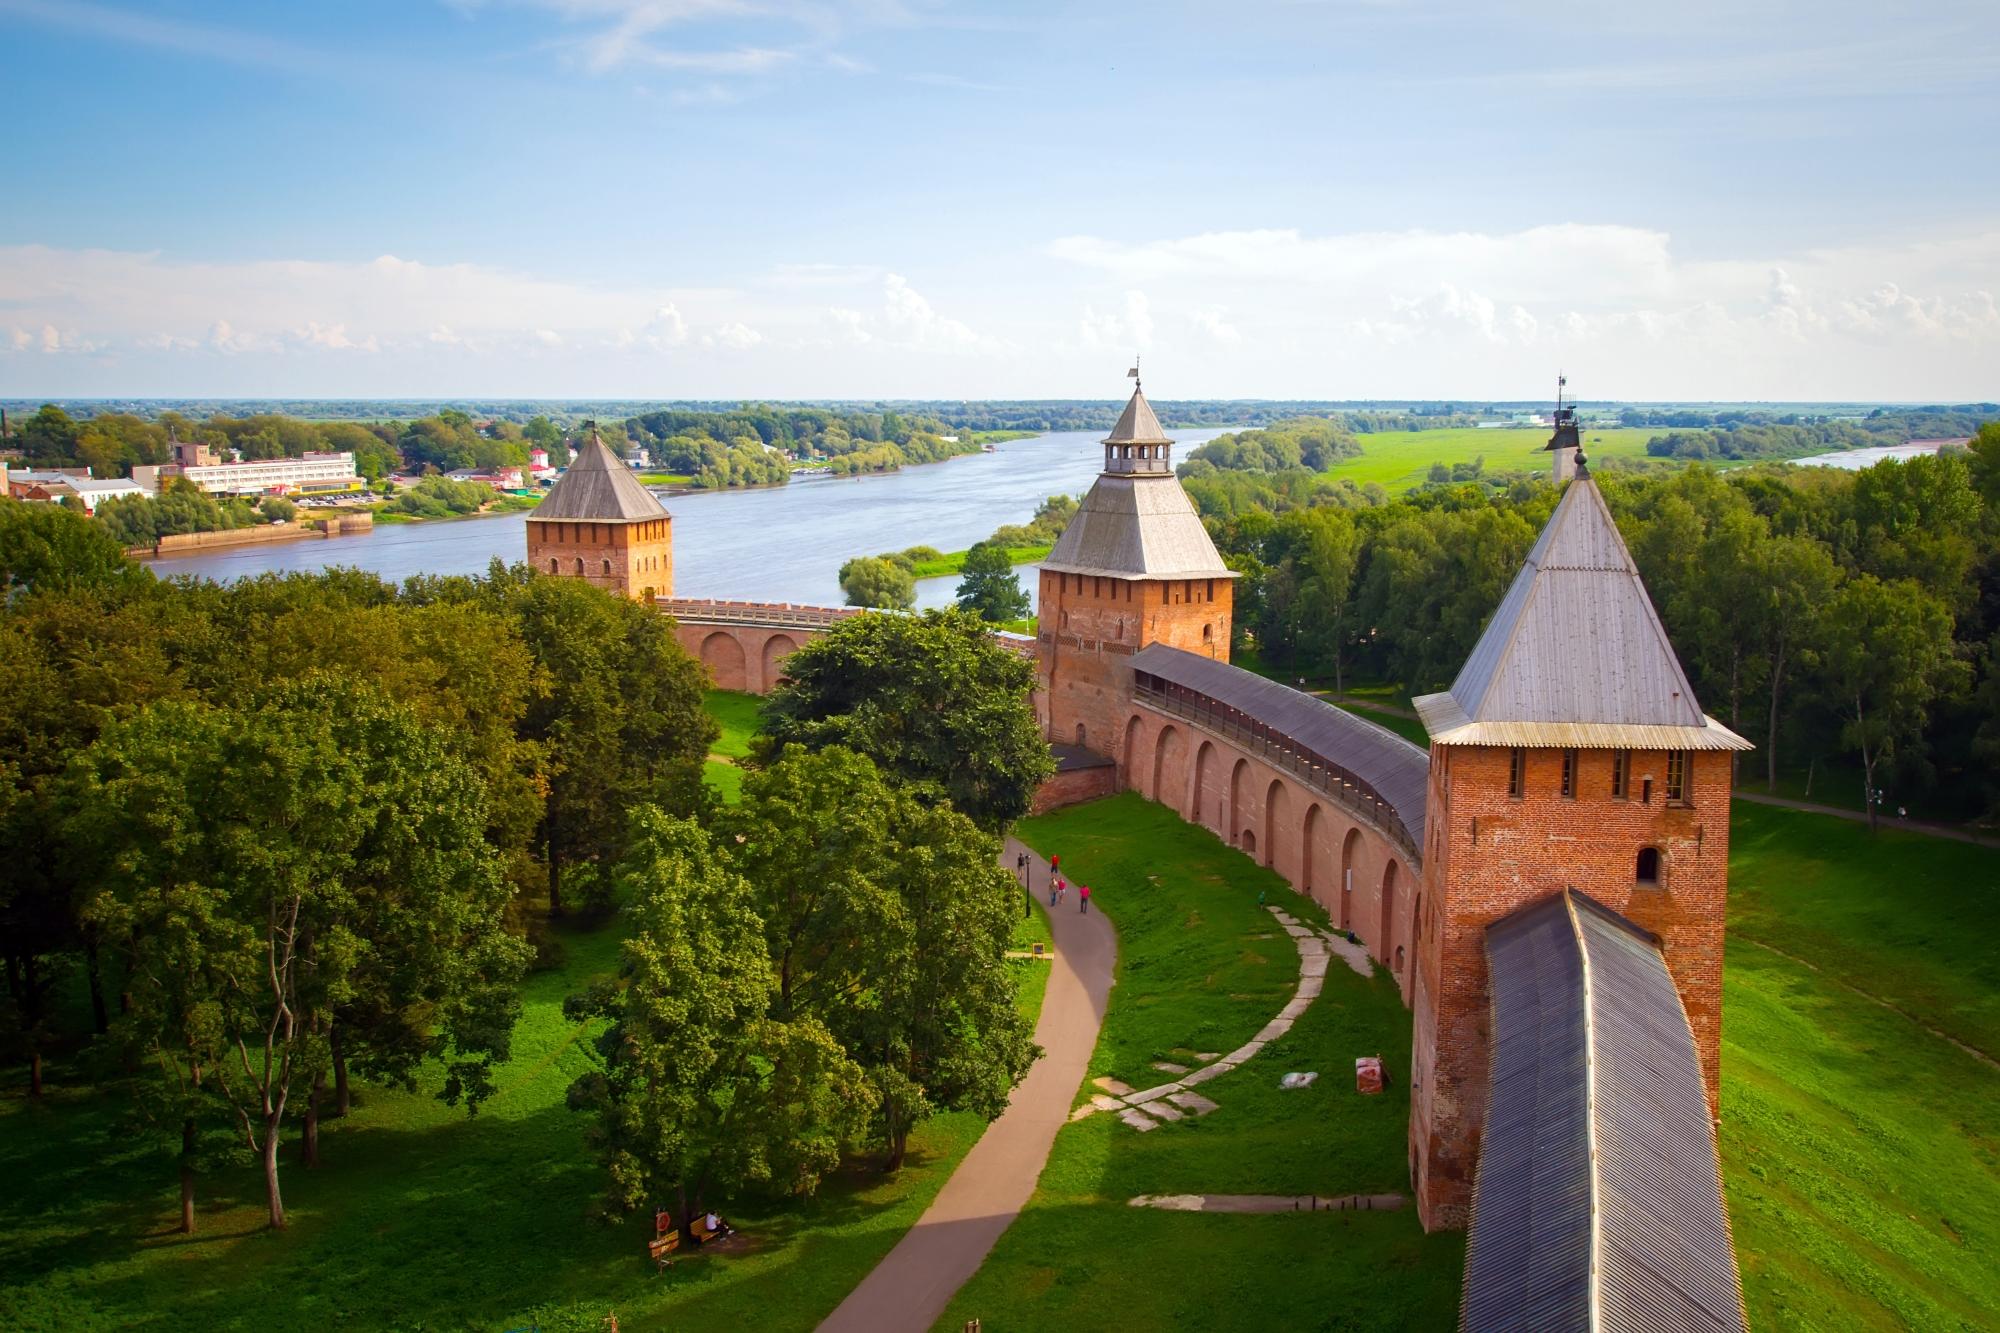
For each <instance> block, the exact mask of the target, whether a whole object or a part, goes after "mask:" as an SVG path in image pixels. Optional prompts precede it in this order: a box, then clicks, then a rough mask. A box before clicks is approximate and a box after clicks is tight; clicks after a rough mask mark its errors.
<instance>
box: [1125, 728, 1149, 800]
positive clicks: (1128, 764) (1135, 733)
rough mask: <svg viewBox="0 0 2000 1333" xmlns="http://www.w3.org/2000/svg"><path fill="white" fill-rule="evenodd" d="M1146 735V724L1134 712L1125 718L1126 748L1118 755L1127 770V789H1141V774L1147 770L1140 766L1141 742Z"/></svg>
mask: <svg viewBox="0 0 2000 1333" xmlns="http://www.w3.org/2000/svg"><path fill="white" fill-rule="evenodd" d="M1145 737H1146V724H1145V723H1144V722H1141V721H1140V720H1139V715H1138V714H1137V713H1134V714H1133V715H1132V716H1131V717H1129V718H1126V719H1125V749H1124V751H1123V753H1121V754H1120V755H1119V756H1118V763H1119V766H1120V767H1122V768H1123V769H1124V770H1125V789H1126V790H1127V791H1137V790H1139V775H1140V774H1141V773H1143V772H1145V769H1143V768H1142V767H1140V759H1139V744H1140V742H1141V741H1143V740H1144V739H1145Z"/></svg>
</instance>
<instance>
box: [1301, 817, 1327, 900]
mask: <svg viewBox="0 0 2000 1333" xmlns="http://www.w3.org/2000/svg"><path fill="white" fill-rule="evenodd" d="M1325 836H1326V807H1324V806H1322V805H1321V804H1320V803H1319V802H1318V801H1314V802H1313V803H1312V804H1311V805H1309V806H1307V807H1306V823H1305V833H1304V836H1303V837H1301V838H1300V839H1299V885H1300V887H1301V888H1303V889H1304V890H1305V893H1306V896H1307V897H1308V898H1311V899H1312V900H1313V901H1314V902H1316V903H1319V904H1320V905H1321V906H1324V905H1325V904H1326V871H1327V857H1326V854H1325V853H1324V852H1323V851H1322V850H1321V848H1320V840H1321V839H1322V838H1324V837H1325Z"/></svg>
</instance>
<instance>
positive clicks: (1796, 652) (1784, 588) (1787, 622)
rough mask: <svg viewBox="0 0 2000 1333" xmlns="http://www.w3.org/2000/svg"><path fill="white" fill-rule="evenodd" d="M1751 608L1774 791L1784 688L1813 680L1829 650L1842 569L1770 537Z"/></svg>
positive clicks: (1819, 554) (1809, 548)
mask: <svg viewBox="0 0 2000 1333" xmlns="http://www.w3.org/2000/svg"><path fill="white" fill-rule="evenodd" d="M1760 556H1761V558H1760V559H1759V561H1758V565H1757V569H1756V571H1755V575H1756V584H1755V589H1754V600H1753V601H1752V603H1751V606H1752V609H1753V612H1754V618H1755V625H1756V631H1757V639H1758V647H1759V650H1760V651H1761V652H1762V654H1763V657H1764V670H1765V676H1766V678H1767V681H1768V683H1769V687H1770V700H1769V712H1768V714H1767V716H1766V718H1765V732H1764V789H1765V790H1766V791H1775V790H1776V789H1777V786H1778V728H1779V725H1780V723H1781V721H1782V719H1783V718H1784V716H1785V714H1786V712H1787V706H1788V704H1789V702H1790V700H1789V696H1788V695H1787V693H1786V690H1787V687H1788V686H1789V685H1790V684H1791V683H1792V681H1793V680H1794V679H1796V678H1798V677H1799V676H1800V675H1801V674H1803V675H1804V676H1805V678H1806V679H1811V678H1812V674H1813V673H1814V672H1815V671H1816V670H1817V669H1818V667H1819V663H1820V660H1821V655H1822V654H1823V653H1824V652H1825V650H1826V647H1827V639H1826V609H1827V606H1828V604H1829V603H1830V602H1831V601H1832V599H1833V593H1834V589H1835V587H1836V586H1837V585H1838V584H1839V582H1840V568H1839V566H1837V565H1835V564H1834V563H1833V556H1832V555H1831V554H1830V553H1829V552H1828V551H1827V549H1826V547H1824V546H1822V545H1820V543H1818V542H1816V541H1814V540H1812V538H1810V537H1773V538H1771V539H1770V540H1769V541H1767V542H1765V543H1764V544H1763V546H1762V548H1761V550H1760Z"/></svg>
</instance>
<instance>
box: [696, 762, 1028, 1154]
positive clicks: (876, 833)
mask: <svg viewBox="0 0 2000 1333" xmlns="http://www.w3.org/2000/svg"><path fill="white" fill-rule="evenodd" d="M717 833H718V837H717V839H716V842H717V845H718V846H719V847H720V848H721V849H722V852H723V855H724V856H725V857H726V858H727V860H728V862H729V864H730V866H731V868H732V869H733V870H735V871H736V872H737V873H739V874H741V875H742V876H743V878H744V879H745V880H746V881H747V882H749V883H750V884H752V885H754V886H755V891H756V893H757V909H758V912H759V914H760V916H761V917H762V918H763V922H764V932H765V944H766V947H767V949H768V951H769V956H770V959H771V963H772V966H773V968H774V969H775V971H776V977H777V991H776V994H775V995H774V997H773V1000H772V1013H773V1014H774V1015H775V1016H777V1017H779V1018H781V1019H785V1020H787V1021H794V1020H797V1019H800V1018H804V1017H812V1018H815V1019H817V1020H818V1021H820V1022H821V1023H824V1024H825V1026H826V1027H827V1029H828V1030H829V1031H831V1032H832V1033H833V1035H834V1036H835V1038H836V1039H838V1040H839V1042H840V1044H841V1045H842V1047H844V1048H845V1049H846V1051H847V1052H848V1054H849V1055H850V1056H852V1057H853V1058H854V1059H855V1060H857V1061H858V1062H859V1063H860V1065H861V1067H862V1068H863V1069H864V1070H865V1071H866V1072H867V1077H868V1081H869V1083H870V1085H871V1087H872V1088H873V1089H874V1091H875V1095H876V1097H877V1098H879V1101H880V1106H881V1114H880V1118H879V1119H878V1120H877V1121H876V1122H875V1128H876V1138H877V1139H878V1140H879V1141H880V1142H881V1143H882V1144H883V1145H884V1146H885V1147H886V1149H887V1156H888V1165H889V1167H890V1168H891V1169H894V1168H895V1167H897V1166H899V1165H900V1164H901V1162H902V1159H903V1152H904V1149H905V1147H906V1145H907V1142H908V1137H909V1132H910V1129H911V1128H912V1127H913V1126H914V1125H916V1124H918V1123H919V1122H921V1121H922V1120H923V1119H924V1118H925V1117H926V1116H928V1115H929V1114H931V1113H932V1112H933V1111H935V1110H937V1109H940V1108H951V1109H959V1110H973V1111H977V1112H979V1113H980V1114H982V1115H985V1116H986V1117H987V1118H989V1119H990V1118H992V1117H993V1116H996V1115H998V1114H999V1113H1000V1111H1001V1110H1002V1109H1004V1108H1005V1107H1006V1104H1007V1098H1008V1095H1009V1094H1010V1092H1011V1091H1012V1089H1013V1087H1014V1085H1015V1084H1016V1083H1017V1082H1019V1081H1020V1079H1021V1077H1022V1076H1023V1075H1024V1074H1025V1073H1026V1072H1027V1068H1028V1065H1029V1064H1030V1063H1032V1061H1033V1059H1034V1055H1035V1051H1034V1048H1033V1045H1032V1043H1031V1042H1030V1041H1029V1039H1028V1038H1029V1034H1028V1030H1027V1025H1026V1023H1025V1021H1024V1020H1023V1019H1022V1018H1021V1016H1020V1011H1019V1009H1018V1008H1017V1006H1016V1005H1015V1003H1014V988H1013V984H1012V981H1011V979H1010V977H1009V974H1008V973H1007V970H1006V965H1005V962H1004V955H1005V950H1006V947H1007V942H1008V939H1009V938H1010V934H1011V931H1012V928H1013V919H1014V905H1015V903H1016V901H1017V897H1016V895H1017V889H1016V886H1015V884H1014V881H1013V879H1012V877H1011V876H1009V875H1008V874H1007V873H1006V872H1005V871H1002V870H1000V869H999V867H998V865H997V858H998V851H999V848H998V846H997V844H996V843H995V841H994V839H993V838H992V837H991V836H990V835H988V834H984V833H982V832H980V831H979V830H978V829H977V828H975V827H974V826H973V824H972V822H971V821H970V820H968V819H967V818H966V817H965V816H964V815H962V814H960V813H959V812H957V811H955V810H951V809H948V808H944V807H937V808H932V807H927V806H926V805H925V804H924V803H923V802H921V801H919V800H917V799H916V797H915V796H914V795H913V794H912V793H911V792H909V791H908V790H903V789H898V788H897V787H896V786H895V785H894V784H892V783H891V782H889V781H886V780H885V778H884V775H883V774H882V773H881V772H880V771H879V770H878V769H877V768H876V767H875V765H874V764H872V763H871V762H870V761H869V760H868V759H867V758H865V757H864V756H862V755H859V754H856V753H854V752H853V751H851V750H848V749H845V748H843V747H840V746H833V747H829V748H827V749H825V750H822V751H820V752H818V753H810V752H807V751H805V750H802V749H799V748H796V747H794V748H791V749H788V750H785V751H784V752H783V753H782V754H780V755H779V756H778V758H777V760H776V762H774V763H772V764H771V765H770V766H769V767H768V768H766V769H764V770H762V771H760V772H756V773H753V774H751V775H750V776H749V777H747V778H746V779H745V781H744V784H743V800H742V802H741V803H740V804H739V805H737V806H735V807H733V808H731V809H729V810H727V811H725V812H723V814H722V815H721V816H719V818H718V823H717Z"/></svg>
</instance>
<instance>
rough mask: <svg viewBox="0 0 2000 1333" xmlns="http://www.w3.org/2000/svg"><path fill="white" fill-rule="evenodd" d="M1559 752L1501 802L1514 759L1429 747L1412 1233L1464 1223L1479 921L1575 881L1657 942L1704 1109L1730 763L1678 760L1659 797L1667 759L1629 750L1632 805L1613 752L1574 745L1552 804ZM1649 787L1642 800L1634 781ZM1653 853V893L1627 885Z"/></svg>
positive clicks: (1480, 1102) (1478, 1027) (1482, 988)
mask: <svg viewBox="0 0 2000 1333" xmlns="http://www.w3.org/2000/svg"><path fill="white" fill-rule="evenodd" d="M1563 753H1564V752H1563V751H1561V750H1553V749H1551V750H1542V749H1531V750H1527V751H1526V752H1525V755H1526V759H1527V771H1526V782H1525V785H1524V794H1523V795H1522V796H1521V797H1520V798H1518V799H1517V798H1514V797H1511V796H1509V794H1508V776H1509V765H1510V763H1511V758H1512V751H1510V750H1508V749H1505V748H1499V747H1483V746H1439V747H1435V748H1433V750H1432V752H1431V787H1430V806H1429V812H1428V816H1427V823H1428V828H1429V834H1428V838H1429V846H1427V847H1426V849H1425V858H1424V861H1425V867H1426V875H1425V880H1426V884H1427V886H1428V893H1427V898H1426V905H1425V907H1424V908H1423V913H1422V919H1420V920H1418V921H1417V922H1415V923H1414V926H1415V929H1416V932H1417V949H1416V953H1417V977H1416V989H1415V1000H1414V1008H1415V1020H1414V1030H1413V1033H1412V1055H1411V1064H1412V1069H1411V1116H1410V1147H1411V1161H1412V1169H1413V1171H1414V1173H1415V1176H1416V1188H1417V1202H1418V1208H1419V1211H1420V1213H1421V1215H1422V1217H1423V1220H1424V1224H1425V1226H1426V1227H1439V1226H1463V1225H1464V1223H1465V1218H1466V1209H1467V1207H1468V1205H1469V1203H1470V1201H1471V1184H1472V1176H1473V1170H1474V1168H1475V1166H1476V1165H1477V1163H1478V1159H1479V1137H1480V1130H1481V1127H1482V1126H1483V1124H1484V1122H1485V1115H1486V1088H1487V1052H1488V1042H1489V1040H1490V1038H1491V1033H1490V1031H1489V1027H1490V1017H1489V994H1488V988H1487V972H1486V927H1487V925H1488V924H1490V923H1491V922H1493V921H1495V920H1498V919H1499V918H1500V917H1503V916H1506V915H1507V914H1508V913H1510V912H1512V911H1515V910H1516V909H1518V908H1521V907H1524V906H1527V905H1528V904H1530V903H1533V902H1536V901H1539V900H1540V899H1542V898H1545V897H1547V896H1548V895H1550V894H1553V893H1556V892H1558V891H1560V890H1561V889H1563V888H1565V887H1575V888H1577V889H1580V890H1582V891H1583V892H1585V893H1587V894H1589V895H1590V896H1591V897H1593V898H1596V899H1597V900H1598V901H1599V902H1602V903H1603V904H1605V906H1607V907H1609V908H1611V909H1612V910H1613V911H1616V912H1620V913H1623V914H1624V915H1625V916H1627V917H1629V918H1631V919H1632V920H1633V921H1634V922H1636V923H1637V924H1639V925H1641V926H1643V927H1645V928H1646V929H1648V930H1651V931H1653V932H1654V933H1656V934H1657V935H1659V936H1660V937H1661V949H1662V952H1663V954H1664V955H1665V957H1666V962H1667V968H1668V970H1669V971H1670V972H1671V973H1672V974H1673V978H1674V984H1675V985H1676V986H1677V987H1679V989H1680V993H1681V1000H1682V1003H1683V1004H1684V1005H1685V1006H1686V1008H1687V1013H1688V1020H1689V1024H1690V1026H1691V1027H1692V1028H1693V1030H1694V1041H1695V1050H1696V1053H1697V1054H1698V1055H1699V1056H1700V1058H1701V1063H1702V1072H1703V1075H1704V1078H1705V1080H1706V1082H1707V1085H1708V1096H1709V1105H1710V1107H1711V1109H1714V1108H1715V1107H1716V1106H1717V1104H1718V1103H1717V1093H1718V1085H1717V1062H1718V1059H1719V1047H1720V1037H1721V1013H1722V935H1723V911H1724V906H1725V898H1726V894H1727V890H1728V864H1729V797H1730V776H1729V755H1728V754H1727V753H1723V752H1707V751H1704V752H1697V753H1693V754H1690V755H1689V760H1690V765H1689V769H1690V787H1689V789H1688V793H1687V796H1688V799H1687V801H1686V802H1685V803H1682V804H1677V805H1670V804H1668V802H1667V801H1666V797H1665V783H1666V768H1667V756H1666V755H1665V754H1664V753H1662V752H1660V751H1644V750H1640V751H1632V752H1631V779H1630V793H1631V794H1630V796H1629V798H1628V799H1623V800H1620V799H1616V798H1614V797H1613V796H1612V795H1611V788H1612V763H1613V755H1614V753H1615V752H1614V751H1610V750H1582V751H1578V752H1576V753H1577V759H1578V773H1577V786H1576V790H1577V795H1576V797H1575V798H1574V799H1567V798H1565V797H1564V796H1563V795H1562V790H1561V781H1562V779H1561V770H1562V757H1563ZM1648 780H1650V781H1651V783H1652V790H1651V799H1650V800H1647V799H1645V794H1646V787H1645V784H1646V782H1647V781H1648ZM1648 847H1650V848H1653V849H1655V850H1656V851H1657V852H1658V853H1659V875H1658V881H1657V883H1656V884H1652V885H1647V884H1641V883H1639V882H1638V881H1637V880H1636V878H1635V871H1636V869H1637V866H1638V859H1639V852H1640V850H1641V849H1642V848H1648Z"/></svg>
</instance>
